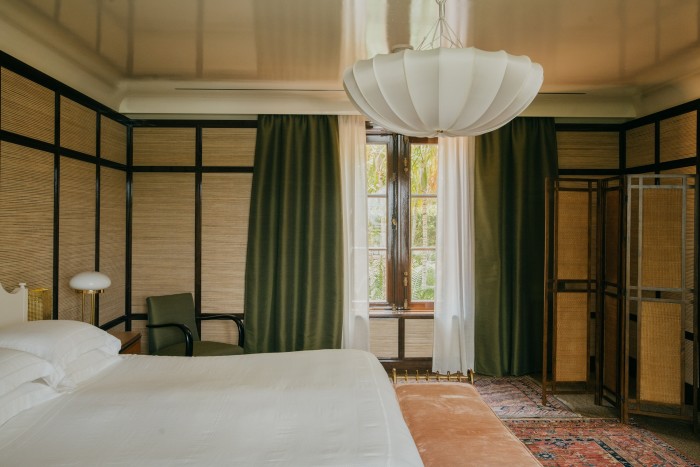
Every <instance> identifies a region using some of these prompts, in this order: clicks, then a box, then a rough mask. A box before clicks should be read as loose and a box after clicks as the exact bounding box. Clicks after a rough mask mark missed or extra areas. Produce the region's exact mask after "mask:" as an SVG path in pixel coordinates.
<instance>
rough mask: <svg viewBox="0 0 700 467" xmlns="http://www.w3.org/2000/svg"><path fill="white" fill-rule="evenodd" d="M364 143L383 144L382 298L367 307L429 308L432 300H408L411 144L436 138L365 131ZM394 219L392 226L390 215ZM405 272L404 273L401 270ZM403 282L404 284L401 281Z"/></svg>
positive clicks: (380, 308) (432, 304)
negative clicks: (384, 254) (384, 258)
mask: <svg viewBox="0 0 700 467" xmlns="http://www.w3.org/2000/svg"><path fill="white" fill-rule="evenodd" d="M366 143H367V144H384V145H386V146H387V196H386V199H387V222H388V224H389V226H387V239H386V248H387V265H386V297H387V301H386V302H370V309H371V310H377V311H379V310H387V309H392V310H394V311H402V312H411V311H418V312H432V311H433V308H434V302H432V301H431V302H427V301H426V302H412V301H411V280H410V271H411V180H410V174H411V144H437V138H414V137H408V136H404V135H399V134H393V133H391V134H386V133H385V134H368V135H367V139H366ZM394 218H395V219H397V223H396V225H395V227H394V228H392V227H391V224H392V219H394ZM405 272H408V275H407V276H405V279H406V282H404V273H405ZM404 284H405V285H404Z"/></svg>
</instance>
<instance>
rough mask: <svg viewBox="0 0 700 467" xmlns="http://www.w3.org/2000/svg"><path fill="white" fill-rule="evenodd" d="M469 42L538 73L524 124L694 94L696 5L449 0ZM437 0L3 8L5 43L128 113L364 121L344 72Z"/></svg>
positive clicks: (424, 18)
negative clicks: (356, 117) (530, 118)
mask: <svg viewBox="0 0 700 467" xmlns="http://www.w3.org/2000/svg"><path fill="white" fill-rule="evenodd" d="M446 7H447V11H446V18H447V21H448V23H450V24H451V26H452V27H453V28H454V29H455V31H457V33H458V34H459V36H460V37H461V39H462V41H463V43H464V45H465V46H475V47H478V48H480V49H484V50H500V49H503V50H505V51H507V52H509V53H511V54H515V55H521V54H522V55H528V56H529V57H530V58H531V59H532V60H534V61H536V62H539V63H540V64H542V66H543V68H544V73H545V78H544V85H543V87H542V90H541V95H540V96H538V98H537V99H536V100H535V102H534V103H533V105H532V106H531V107H530V108H529V109H528V110H527V111H526V113H525V114H526V115H553V116H558V117H568V118H579V119H583V120H586V119H591V120H593V119H599V118H610V119H629V118H634V117H638V116H641V115H645V114H648V113H651V112H653V111H657V110H661V109H663V108H667V107H670V106H672V105H677V104H680V103H683V102H687V101H689V100H692V99H696V98H700V0H447V3H446ZM437 16H438V8H437V5H436V3H435V1H434V0H1V1H0V48H1V49H2V50H3V51H5V52H7V53H8V54H10V55H12V56H14V57H16V58H18V59H20V60H22V61H25V62H27V63H29V64H30V65H32V66H34V67H36V68H38V69H40V70H41V71H44V72H46V73H48V74H50V75H51V76H54V77H56V78H57V79H59V80H61V81H63V82H65V83H66V84H68V85H70V86H72V87H75V88H77V89H78V90H80V91H82V92H84V93H85V94H88V95H90V96H91V97H93V98H95V99H97V100H99V101H100V102H103V103H104V104H106V105H108V106H110V107H112V108H114V109H115V110H118V111H121V112H123V113H126V114H128V115H132V116H139V115H141V116H154V115H158V116H166V117H167V116H179V117H182V116H192V115H197V116H200V117H207V116H211V117H216V118H229V117H232V116H240V115H245V114H251V115H252V114H257V113H355V110H354V108H353V107H352V105H351V104H350V103H349V101H348V100H347V98H346V97H345V94H344V92H343V91H342V72H343V70H344V69H345V68H346V67H348V66H350V65H351V64H352V63H353V62H354V61H355V60H358V59H363V58H369V57H372V56H374V55H375V54H378V53H387V52H389V51H390V49H391V47H393V46H394V45H397V44H405V43H410V44H412V45H413V46H414V47H415V46H417V45H418V44H419V43H420V41H421V40H422V39H423V37H425V36H426V35H427V34H428V32H429V30H430V29H431V27H432V26H433V25H434V24H435V22H436V20H437Z"/></svg>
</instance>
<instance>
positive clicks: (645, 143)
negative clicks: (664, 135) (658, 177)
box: [625, 123, 654, 167]
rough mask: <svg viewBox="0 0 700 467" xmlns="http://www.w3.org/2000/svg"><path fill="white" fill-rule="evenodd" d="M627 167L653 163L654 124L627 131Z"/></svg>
mask: <svg viewBox="0 0 700 467" xmlns="http://www.w3.org/2000/svg"><path fill="white" fill-rule="evenodd" d="M625 157H626V159H627V167H639V166H642V165H650V164H653V163H654V124H653V123H650V124H648V125H644V126H640V127H638V128H633V129H631V130H628V131H627V152H626V156H625Z"/></svg>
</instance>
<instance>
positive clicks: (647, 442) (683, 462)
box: [504, 419, 700, 467]
mask: <svg viewBox="0 0 700 467" xmlns="http://www.w3.org/2000/svg"><path fill="white" fill-rule="evenodd" d="M504 423H505V424H506V425H507V426H508V428H510V430H511V431H512V432H513V433H515V435H516V436H517V437H518V438H520V440H522V441H523V442H524V443H525V444H526V445H527V447H528V448H529V449H530V451H532V452H533V453H534V454H535V456H536V457H537V459H538V460H539V461H540V462H541V463H542V465H544V466H595V467H604V466H620V465H623V466H638V465H639V466H641V465H644V466H647V465H648V466H692V467H700V464H697V463H695V462H694V461H693V460H692V459H689V458H688V457H686V456H685V455H683V454H682V453H680V452H678V451H677V450H675V449H674V448H673V447H671V446H670V445H668V444H667V443H665V442H664V441H661V440H660V439H659V438H657V437H656V436H654V435H653V434H652V433H651V432H649V431H647V430H645V429H642V428H639V427H635V426H630V425H624V424H622V423H620V422H618V421H617V420H611V419H579V420H504Z"/></svg>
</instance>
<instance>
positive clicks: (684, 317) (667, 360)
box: [622, 175, 698, 423]
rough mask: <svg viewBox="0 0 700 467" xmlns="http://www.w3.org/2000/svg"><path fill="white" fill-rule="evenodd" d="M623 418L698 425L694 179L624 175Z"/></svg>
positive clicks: (670, 176) (688, 177) (686, 176)
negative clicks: (632, 416)
mask: <svg viewBox="0 0 700 467" xmlns="http://www.w3.org/2000/svg"><path fill="white" fill-rule="evenodd" d="M626 191H627V204H626V239H627V248H626V256H625V262H626V265H625V269H626V274H625V277H626V279H625V288H626V299H625V313H624V322H623V325H624V328H625V333H624V334H625V339H624V345H625V350H624V354H625V355H626V358H625V359H624V365H625V367H624V369H623V404H622V418H623V420H625V421H626V420H628V418H629V415H630V414H645V415H655V416H662V417H668V418H680V419H686V420H692V421H694V423H697V394H696V392H697V391H690V393H691V394H686V393H687V391H686V387H687V386H690V387H691V388H692V387H696V385H697V371H698V370H697V367H698V361H697V349H696V345H697V338H696V336H697V310H696V307H695V298H694V284H695V274H696V271H695V231H694V226H695V177H694V176H690V175H630V176H628V177H627V187H626Z"/></svg>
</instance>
